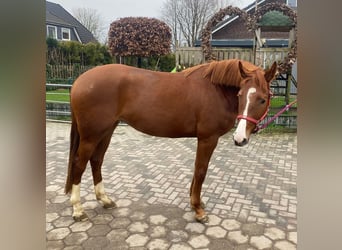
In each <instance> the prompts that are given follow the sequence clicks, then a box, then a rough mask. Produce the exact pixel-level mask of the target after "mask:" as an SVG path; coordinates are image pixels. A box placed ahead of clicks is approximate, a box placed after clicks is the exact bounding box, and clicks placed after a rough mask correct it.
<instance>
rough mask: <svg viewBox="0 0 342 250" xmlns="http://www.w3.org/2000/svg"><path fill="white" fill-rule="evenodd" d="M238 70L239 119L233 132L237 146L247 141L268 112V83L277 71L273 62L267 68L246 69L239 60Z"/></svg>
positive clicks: (269, 94) (269, 93)
mask: <svg viewBox="0 0 342 250" xmlns="http://www.w3.org/2000/svg"><path fill="white" fill-rule="evenodd" d="M239 70H240V74H241V77H242V82H241V85H240V91H239V93H238V98H239V107H238V116H237V118H238V119H239V122H238V125H237V128H236V130H235V132H234V136H233V139H234V142H235V145H237V146H244V145H246V144H247V143H248V141H249V137H250V135H251V133H253V131H256V129H257V125H258V123H259V122H260V121H261V120H263V119H264V118H265V116H266V114H267V112H268V108H269V103H270V96H271V92H270V83H271V81H272V79H273V78H274V76H275V74H276V72H277V64H276V62H274V63H273V65H272V67H271V68H270V69H269V70H266V71H263V70H262V69H257V70H254V71H248V70H246V69H244V67H243V65H242V63H241V62H239Z"/></svg>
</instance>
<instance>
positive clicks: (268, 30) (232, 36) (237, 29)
mask: <svg viewBox="0 0 342 250" xmlns="http://www.w3.org/2000/svg"><path fill="white" fill-rule="evenodd" d="M270 2H273V3H274V2H280V3H286V4H287V5H288V6H290V7H291V8H292V9H294V10H296V9H297V0H258V1H253V3H251V4H250V5H249V6H247V7H246V8H244V10H245V11H246V12H247V14H249V15H253V14H254V12H255V8H258V7H261V6H263V5H265V4H266V3H270ZM259 26H260V27H261V32H262V34H261V37H262V39H263V45H262V47H288V40H289V32H290V30H291V29H292V28H293V23H292V21H291V20H290V18H289V17H288V16H285V15H283V13H281V12H279V11H270V12H268V13H266V14H265V15H264V16H263V17H262V19H261V20H260V22H259ZM254 39H255V33H253V32H248V31H247V29H246V26H245V23H244V20H243V19H242V18H240V17H239V16H235V15H234V16H230V17H228V18H227V19H225V20H223V21H221V22H220V23H218V24H217V25H216V26H215V27H214V28H213V31H212V39H211V45H212V47H239V48H250V47H253V45H254ZM200 45H201V41H197V42H196V46H200Z"/></svg>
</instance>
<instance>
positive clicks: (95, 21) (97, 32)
mask: <svg viewBox="0 0 342 250" xmlns="http://www.w3.org/2000/svg"><path fill="white" fill-rule="evenodd" d="M73 15H74V17H75V18H76V19H77V20H78V21H79V22H80V23H82V24H83V25H84V27H86V28H87V29H88V30H89V31H90V32H91V33H92V34H93V36H94V37H95V38H96V39H97V40H98V41H103V40H104V38H105V34H104V31H105V28H104V24H103V21H102V19H101V15H100V14H99V13H98V11H97V10H95V9H91V8H77V9H73Z"/></svg>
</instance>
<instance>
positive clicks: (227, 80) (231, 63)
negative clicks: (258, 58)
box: [183, 59, 261, 87]
mask: <svg viewBox="0 0 342 250" xmlns="http://www.w3.org/2000/svg"><path fill="white" fill-rule="evenodd" d="M239 61H240V60H237V59H231V60H223V61H213V62H210V63H207V64H201V65H198V66H195V67H192V68H189V69H186V70H184V71H183V72H184V74H185V76H186V77H188V76H189V75H191V74H192V73H194V72H197V71H199V70H202V71H203V72H202V76H203V78H208V79H210V81H211V83H213V84H218V85H226V86H233V87H240V83H241V81H242V77H241V74H240V70H239ZM240 62H241V63H242V65H243V68H244V70H245V72H246V73H247V74H249V73H252V72H255V71H257V70H258V69H259V70H261V68H259V67H257V66H255V65H253V64H251V63H249V62H246V61H240Z"/></svg>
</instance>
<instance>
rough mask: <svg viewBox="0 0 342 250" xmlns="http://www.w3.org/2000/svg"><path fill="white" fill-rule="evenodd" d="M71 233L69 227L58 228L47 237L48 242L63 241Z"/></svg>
mask: <svg viewBox="0 0 342 250" xmlns="http://www.w3.org/2000/svg"><path fill="white" fill-rule="evenodd" d="M69 233H70V230H69V228H67V227H63V228H57V229H53V230H51V231H50V232H48V233H47V235H46V238H47V239H48V240H62V239H64V238H65V237H66V236H68V235H69Z"/></svg>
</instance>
